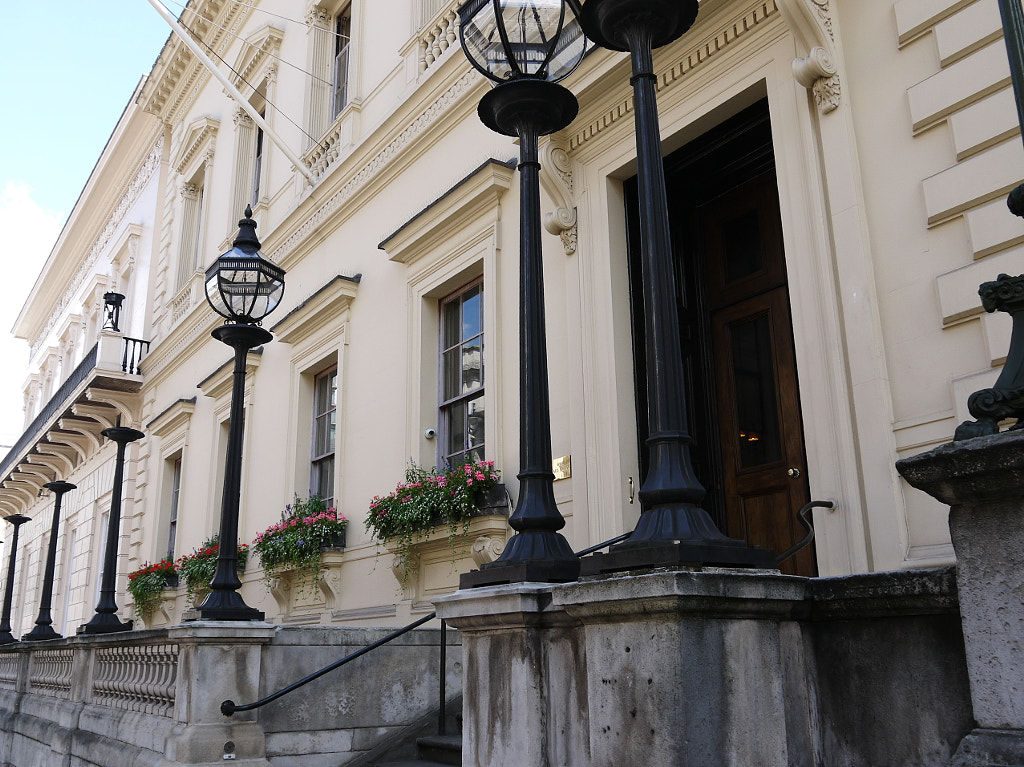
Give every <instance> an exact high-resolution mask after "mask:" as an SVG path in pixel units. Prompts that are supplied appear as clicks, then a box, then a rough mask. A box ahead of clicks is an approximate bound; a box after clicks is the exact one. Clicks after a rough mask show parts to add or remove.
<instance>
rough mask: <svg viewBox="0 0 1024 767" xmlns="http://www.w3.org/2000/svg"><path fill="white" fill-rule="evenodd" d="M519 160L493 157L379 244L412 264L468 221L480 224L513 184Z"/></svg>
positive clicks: (399, 259) (394, 255)
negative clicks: (505, 161)
mask: <svg viewBox="0 0 1024 767" xmlns="http://www.w3.org/2000/svg"><path fill="white" fill-rule="evenodd" d="M515 167H516V163H515V161H510V162H508V163H504V162H501V161H500V160H495V159H493V158H492V159H490V160H488V161H487V162H485V163H484V164H483V165H481V166H480V167H479V168H477V169H476V170H474V171H473V172H472V173H470V174H469V175H468V176H466V178H464V179H463V180H462V181H460V182H459V183H457V184H456V185H455V186H454V187H452V188H451V189H449V190H448V191H447V192H445V193H444V194H443V195H441V196H440V197H439V198H438V199H437V200H435V201H434V202H432V203H430V205H428V206H427V207H426V208H424V209H423V210H422V211H421V212H419V213H417V214H416V215H415V216H413V218H411V219H410V220H409V221H407V222H406V223H404V224H403V225H402V226H401V227H400V228H399V229H398V231H396V232H395V233H394V234H392V235H390V236H389V237H388V238H387V239H386V240H384V241H383V242H382V243H380V245H378V246H377V247H379V248H380V249H381V250H383V251H384V252H385V253H387V254H388V257H389V258H390V259H391V260H392V261H397V262H398V263H401V264H409V263H412V262H413V261H415V260H416V259H417V258H419V257H420V256H422V255H423V254H425V253H428V252H430V251H431V250H432V249H433V248H435V247H436V246H438V245H440V244H441V243H442V242H444V241H445V240H446V239H447V238H449V237H451V236H452V235H453V234H454V233H456V232H459V231H460V230H462V229H463V228H465V227H466V226H468V225H469V224H474V225H476V224H478V223H479V222H480V220H481V218H482V216H483V215H484V214H485V213H487V212H488V211H492V212H495V213H496V212H497V209H498V201H499V200H500V199H501V196H502V195H503V194H504V193H505V192H506V191H507V190H508V188H509V187H510V186H511V185H512V176H513V174H514V173H515Z"/></svg>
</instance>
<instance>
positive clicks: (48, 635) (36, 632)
mask: <svg viewBox="0 0 1024 767" xmlns="http://www.w3.org/2000/svg"><path fill="white" fill-rule="evenodd" d="M63 638H64V636H63V635H62V634H58V633H57V632H56V631H54V630H53V629H52V628H50V627H49V626H40V625H37V626H36V627H35V628H34V629H32V630H31V631H30V632H28V633H27V634H25V635H24V636H22V638H21V641H22V642H43V641H45V640H47V639H63Z"/></svg>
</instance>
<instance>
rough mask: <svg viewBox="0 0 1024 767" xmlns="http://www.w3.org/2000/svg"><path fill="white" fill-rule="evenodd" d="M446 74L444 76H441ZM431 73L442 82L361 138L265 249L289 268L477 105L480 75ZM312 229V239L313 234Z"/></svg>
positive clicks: (461, 71) (482, 81)
mask: <svg viewBox="0 0 1024 767" xmlns="http://www.w3.org/2000/svg"><path fill="white" fill-rule="evenodd" d="M442 69H444V67H443V66H442ZM444 74H447V75H448V78H446V79H441V78H443V77H444ZM433 78H437V79H433ZM433 78H432V80H431V81H432V82H433V83H436V84H437V85H438V86H441V87H440V88H436V87H435V88H432V89H429V90H427V91H425V92H424V93H423V94H422V95H421V96H420V98H418V99H415V100H412V99H410V100H409V101H407V102H406V104H409V105H410V106H411V109H409V110H407V111H404V112H402V113H401V114H398V115H395V116H393V117H392V119H390V120H389V121H388V123H387V125H386V126H383V127H382V128H381V129H380V131H379V133H380V135H379V137H378V138H377V140H376V141H373V140H368V141H367V142H364V143H363V144H362V145H361V147H360V148H359V149H358V150H357V153H356V154H354V155H353V156H352V157H350V158H347V159H346V160H344V161H340V162H338V163H337V167H336V168H333V169H332V171H333V172H332V174H331V176H329V177H328V178H327V179H325V180H324V182H322V183H321V186H320V187H319V188H318V189H316V190H314V193H313V196H312V197H311V198H310V199H309V200H307V202H306V203H305V204H303V205H300V206H299V207H298V208H296V209H295V210H294V211H292V214H291V216H290V217H289V220H288V221H287V222H285V223H284V225H282V226H281V227H279V228H278V230H277V231H276V232H274V233H273V234H272V235H270V236H268V237H267V238H266V239H265V240H264V253H265V254H268V255H269V256H270V257H271V258H272V259H273V260H274V262H275V263H278V264H280V265H281V267H282V268H285V269H288V268H290V267H291V265H292V264H294V263H295V262H296V261H297V260H298V259H300V258H301V257H302V256H303V255H305V254H306V252H308V250H309V249H311V248H312V247H313V246H314V245H315V244H316V241H319V239H320V238H322V237H323V236H326V234H328V233H329V232H330V231H333V230H334V229H336V228H338V227H340V226H341V225H342V224H343V223H344V222H345V221H346V220H347V219H348V217H349V216H350V215H352V214H353V213H354V212H355V211H356V210H357V209H358V208H359V205H358V204H357V202H358V201H359V200H360V199H361V198H363V197H364V196H366V195H369V194H372V193H373V192H374V191H376V190H379V189H380V188H383V186H384V185H385V184H387V182H388V181H389V180H391V179H392V178H394V177H395V176H397V175H398V174H400V173H401V172H402V171H403V170H404V169H405V168H407V167H409V166H410V165H411V164H413V163H414V162H415V161H416V160H417V159H418V158H419V156H420V154H421V153H422V151H425V150H426V148H427V147H428V145H429V142H428V141H426V140H424V138H425V137H426V136H428V135H429V134H431V133H433V132H436V131H438V130H440V129H442V127H443V126H444V125H446V124H449V123H452V122H458V121H459V120H461V119H464V118H465V117H466V116H468V115H469V114H470V113H471V112H472V110H473V109H475V107H476V100H475V99H474V98H473V96H474V95H475V94H476V93H477V91H479V90H483V89H485V88H486V81H485V79H484V78H483V77H481V76H480V75H479V74H478V73H477V72H475V71H474V70H472V69H470V70H468V71H467V70H466V69H465V68H462V67H459V68H454V67H453V69H452V71H450V72H446V73H442V72H438V73H436V74H435V75H434V76H433ZM392 126H403V127H401V128H400V129H397V128H395V127H392ZM389 128H390V129H389ZM371 138H372V137H371ZM414 147H417V148H414ZM418 147H422V149H420V148H418ZM314 232H315V233H316V234H317V235H318V237H317V238H316V240H314V238H312V237H311V235H312V234H313V233H314Z"/></svg>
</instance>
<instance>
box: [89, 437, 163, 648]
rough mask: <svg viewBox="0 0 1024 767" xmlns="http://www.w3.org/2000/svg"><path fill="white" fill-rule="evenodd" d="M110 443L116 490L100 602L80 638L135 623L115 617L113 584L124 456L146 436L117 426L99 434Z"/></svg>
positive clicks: (119, 524) (129, 627)
mask: <svg viewBox="0 0 1024 767" xmlns="http://www.w3.org/2000/svg"><path fill="white" fill-rule="evenodd" d="M100 433H101V434H102V435H103V436H104V437H106V438H107V439H109V440H111V441H113V442H116V443H117V458H116V460H115V463H114V487H113V489H112V490H111V493H110V518H109V519H108V520H107V545H106V548H105V549H104V551H103V576H102V581H101V582H100V600H99V602H98V603H97V604H96V614H95V615H94V616H93V617H92V620H90V621H89V622H88V623H86V624H83V625H81V626H79V627H78V633H79V634H112V633H114V632H117V631H131V630H132V621H128V622H126V623H122V622H121V620H120V619H119V618H118V617H117V615H115V613H116V612H117V601H116V600H115V599H114V580H115V578H116V576H117V542H118V537H119V535H120V532H121V485H122V484H123V483H124V452H125V448H127V447H128V443H129V442H134V441H135V440H137V439H142V438H143V437H145V436H146V435H145V434H143V433H142V432H141V431H139V430H138V429H131V428H129V427H127V426H114V427H111V428H109V429H104V430H103V431H102V432H100Z"/></svg>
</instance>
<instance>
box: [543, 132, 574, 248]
mask: <svg viewBox="0 0 1024 767" xmlns="http://www.w3.org/2000/svg"><path fill="white" fill-rule="evenodd" d="M540 151H541V162H540V167H541V174H540V180H541V184H542V185H543V186H544V191H545V192H547V193H548V195H550V197H551V198H552V199H553V200H554V201H555V209H554V210H553V211H551V212H550V213H545V214H544V228H545V229H547V230H548V231H549V232H550V233H551V234H556V235H558V236H559V237H561V238H562V247H563V248H564V249H565V255H567V256H571V255H573V254H574V253H575V252H576V241H577V230H576V200H575V197H574V195H573V179H572V161H571V160H570V159H569V153H568V152H567V151H566V149H565V147H564V146H562V145H560V144H559V143H558V142H556V141H554V140H552V141H548V142H547V143H546V144H545V145H544V146H543V147H542V148H541V150H540Z"/></svg>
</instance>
